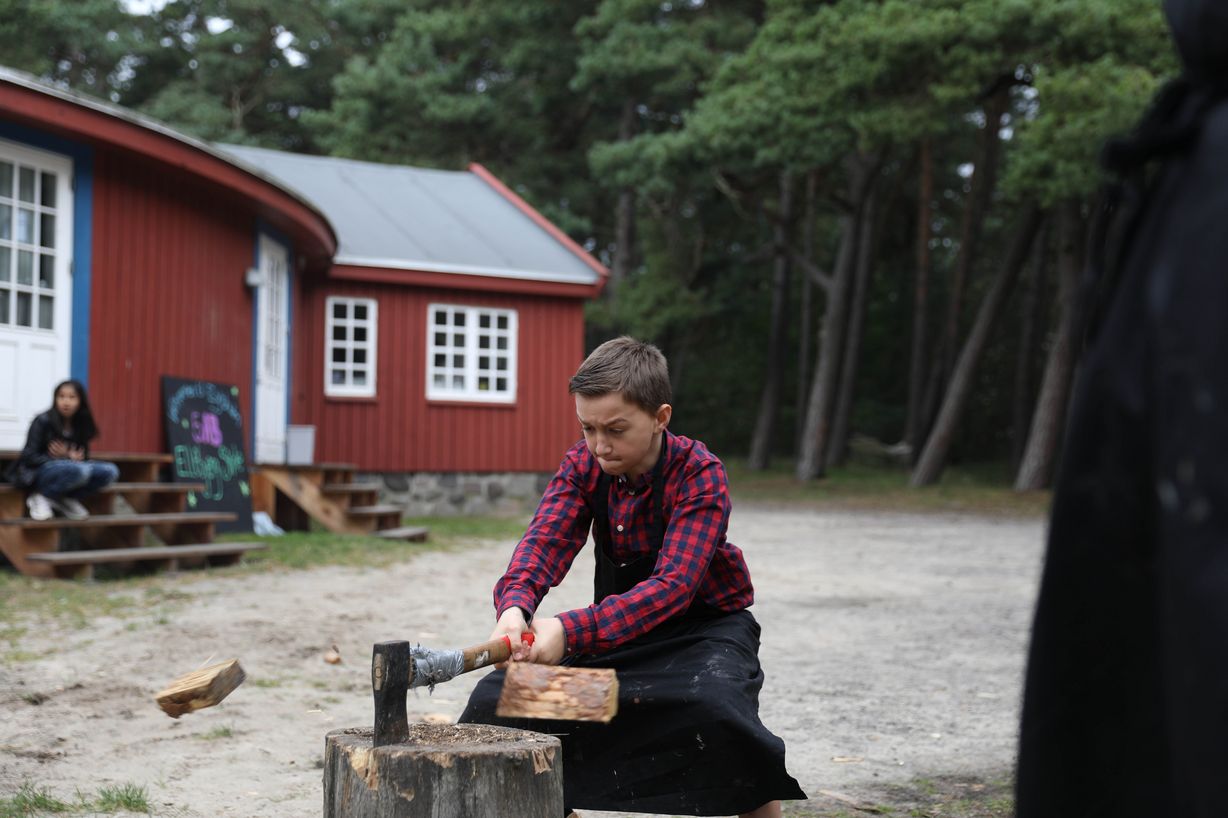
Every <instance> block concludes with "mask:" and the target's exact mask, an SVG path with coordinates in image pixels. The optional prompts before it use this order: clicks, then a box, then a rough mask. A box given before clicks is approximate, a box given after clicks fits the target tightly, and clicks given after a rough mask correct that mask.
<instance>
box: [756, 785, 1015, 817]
mask: <svg viewBox="0 0 1228 818" xmlns="http://www.w3.org/2000/svg"><path fill="white" fill-rule="evenodd" d="M810 795H811V798H810V800H809V801H785V802H784V803H783V804H782V805H781V806H782V810H781V811H782V813H783V815H784V818H854V816H857V817H858V818H866V816H870V815H884V816H896V818H899V817H900V816H908V818H1012V816H1014V814H1015V800H1014V784H1013V782H1012V781H1011V780H1010V779H1009V778H1002V779H994V780H989V781H985V780H980V779H971V778H959V777H952V776H938V777H934V778H917V779H914V780H913V781H911V782H909V783H908V784H905V785H902V786H893V787H885V788H883V789H882V791H881V792H879V793H878V794H877V795H875V796H871V797H863V798H851V797H849V796H847V795H842V794H841V795H839V796H838V797H834V796H836V794H833V795H831V796H829V795H822V794H820V793H816V792H812V793H810Z"/></svg>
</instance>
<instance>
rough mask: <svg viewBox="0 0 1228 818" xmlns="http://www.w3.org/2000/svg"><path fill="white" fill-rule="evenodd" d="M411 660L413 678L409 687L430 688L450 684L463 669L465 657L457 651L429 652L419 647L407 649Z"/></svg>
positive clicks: (427, 649)
mask: <svg viewBox="0 0 1228 818" xmlns="http://www.w3.org/2000/svg"><path fill="white" fill-rule="evenodd" d="M409 654H410V656H411V657H412V658H413V663H414V678H413V681H412V682H410V685H409V686H410V687H430V688H431V690H434V689H435V685H437V684H443V683H444V682H450V681H452V680H453V679H455V678H456V677H457V676H459V675H460V674H461V673H462V672H463V671H464V669H465V657H464V654H462V653H461V652H460V651H459V650H431V649H430V648H424V647H422V646H421V645H415V646H413V647H412V648H410V649H409Z"/></svg>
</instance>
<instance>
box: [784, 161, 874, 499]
mask: <svg viewBox="0 0 1228 818" xmlns="http://www.w3.org/2000/svg"><path fill="white" fill-rule="evenodd" d="M847 166H848V174H849V190H850V191H851V192H852V196H851V197H850V198H851V201H852V203H853V205H852V212H850V213H848V214H846V215H844V216H842V217H841V219H840V234H841V237H840V251H839V253H838V256H837V260H836V269H835V270H833V271H832V281H831V287H830V288H829V289H828V291H827V303H826V306H825V308H824V310H823V323H822V326H821V327H820V329H819V357H818V361H817V362H816V363H815V372H814V380H813V381H812V382H811V384H810V395H809V397H808V399H807V402H806V424H805V427H804V428H803V430H802V440H801V445H800V447H799V451H798V457H797V469H796V473H797V478H798V479H799V480H810V479H814V478H816V477H822V476H823V474H824V467H825V464H826V462H827V447H828V446H829V445H830V438H831V421H832V407H833V405H834V403H835V393H836V387H837V385H838V378H839V375H840V359H841V353H842V350H843V343H844V338H845V326H846V324H847V323H848V302H849V288H850V285H851V284H852V279H853V268H854V267H855V266H856V262H857V247H858V237H859V236H860V234H861V230H862V227H863V225H864V223H865V212H864V210H865V208H864V205H865V198H866V194H867V188H868V182H869V180H870V178H871V175H872V173H873V172H874V171H873V170H872V167H874V168H876V167H877V163H872V162H871V161H870V160H869V159H867V158H866V157H861V156H853V157H850V158H849V160H848V162H847Z"/></svg>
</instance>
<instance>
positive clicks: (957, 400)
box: [909, 205, 1041, 487]
mask: <svg viewBox="0 0 1228 818" xmlns="http://www.w3.org/2000/svg"><path fill="white" fill-rule="evenodd" d="M1040 222H1041V212H1040V209H1039V208H1038V207H1036V206H1035V205H1032V206H1029V207H1028V209H1027V212H1026V214H1025V215H1024V217H1023V222H1022V223H1021V224H1020V226H1019V229H1018V232H1017V233H1016V234H1015V239H1014V241H1013V242H1012V243H1011V248H1010V252H1009V253H1008V255H1007V258H1006V262H1005V264H1004V265H1003V267H1002V269H1001V271H1000V272H999V273H998V276H997V278H996V279H995V280H994V282H993V285H992V286H991V287H990V288H989V292H988V293H986V294H985V300H984V301H982V302H981V307H980V309H979V310H978V311H977V316H976V321H975V322H973V325H972V331H971V332H969V333H968V339H967V340H966V341H965V342H964V346H963V349H962V350H961V351H960V354H959V360H958V361H957V362H956V364H955V367H954V369H953V370H952V372H951V382H950V384H949V385H948V387H947V390H946V395H945V396H944V398H943V401H942V408H941V409H939V411H938V417H937V419H935V421H934V429H933V431H931V432H930V435H929V439H928V440H926V442H925V449H924V450H922V452H921V457H920V459H919V460H918V461H917V466H916V468H915V469H913V473H912V478H911V479H910V480H909V483H910V484H911V485H912V486H914V487H916V486H928V485H930V484H931V483H934V482H935V481H937V480H938V478H939V477H940V476H941V475H942V470H943V469H944V468H946V463H947V454H948V453H949V452H950V449H951V442H952V441H953V440H954V438H955V430H956V427H957V426H958V425H959V421H960V417H961V416H962V415H963V411H964V406H965V405H967V403H968V396H969V394H971V392H972V377H973V375H974V374H975V373H976V365H977V363H978V362H979V360H980V357H981V353H982V352H984V350H985V346H986V344H987V342H988V341H989V333H990V331H991V330H992V329H993V325H994V323H995V322H996V321H997V319H998V314H999V313H1000V312H1001V311H1002V306H1003V305H1004V304H1005V303H1006V300H1007V298H1008V297H1009V296H1010V291H1011V288H1012V287H1014V285H1015V282H1016V280H1018V278H1019V273H1020V271H1021V270H1022V269H1023V266H1024V264H1025V263H1026V262H1027V258H1028V252H1029V250H1030V249H1031V246H1032V242H1033V241H1034V240H1035V238H1036V233H1037V231H1038V230H1039V228H1040Z"/></svg>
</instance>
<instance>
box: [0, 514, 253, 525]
mask: <svg viewBox="0 0 1228 818" xmlns="http://www.w3.org/2000/svg"><path fill="white" fill-rule="evenodd" d="M237 519H238V515H237V514H233V513H231V512H229V511H183V512H177V513H173V514H94V515H91V516H89V517H86V518H85V519H84V520H69V519H67V518H66V517H52V518H51V519H50V520H32V519H30V518H29V517H13V518H9V519H7V520H0V526H13V527H17V528H103V527H111V528H114V527H118V526H145V525H150V526H154V525H169V524H174V523H229V522H233V521H235V520H237Z"/></svg>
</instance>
